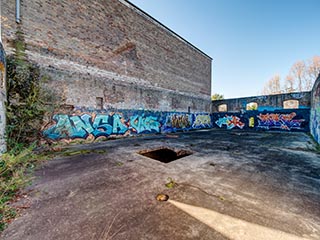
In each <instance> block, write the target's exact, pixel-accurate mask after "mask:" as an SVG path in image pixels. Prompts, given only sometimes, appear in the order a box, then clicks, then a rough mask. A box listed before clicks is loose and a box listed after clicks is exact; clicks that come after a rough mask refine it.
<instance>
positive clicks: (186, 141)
mask: <svg viewBox="0 0 320 240" xmlns="http://www.w3.org/2000/svg"><path fill="white" fill-rule="evenodd" d="M160 147H170V148H174V149H184V150H188V151H192V152H193V154H192V155H189V156H187V157H184V158H180V159H178V160H176V161H172V162H170V163H162V162H159V161H156V160H153V159H150V158H147V157H145V156H141V155H139V154H138V153H137V152H139V151H141V150H145V149H156V148H160ZM312 147H314V144H313V142H312V140H311V139H310V137H309V136H308V135H306V134H304V133H283V132H282V133H277V132H245V131H236V130H233V131H226V130H206V131H194V132H188V133H178V134H170V135H155V136H151V135H150V136H145V137H133V138H126V139H119V140H113V141H106V142H100V143H93V144H90V145H77V146H71V147H70V148H71V150H75V151H77V150H79V149H86V150H96V151H92V152H91V153H87V154H82V155H75V156H69V157H67V156H66V157H57V158H55V159H54V160H51V161H49V162H47V163H46V164H44V165H43V166H41V168H40V169H39V170H37V172H36V180H35V181H34V184H33V185H32V186H31V187H30V188H29V189H28V192H27V197H26V198H25V199H22V200H21V201H22V202H23V204H26V203H27V204H29V205H30V208H28V209H26V210H24V211H23V213H22V216H20V217H18V218H17V219H16V220H14V221H13V222H12V223H11V224H10V226H9V227H8V229H6V230H5V232H4V233H3V234H2V238H3V239H8V240H9V239H10V240H16V239H21V240H22V239H23V240H29V239H30V240H31V239H34V240H39V239H46V240H47V239H48V240H50V239H114V240H118V239H133V240H135V239H161V240H163V239H173V240H175V239H177V240H180V239H320V155H319V153H316V152H314V151H312V150H310V149H311V148H312ZM168 178H172V179H173V180H174V182H175V183H176V185H175V187H174V188H171V189H169V188H167V187H166V186H165V184H166V183H168V181H169V180H168ZM158 193H164V194H167V195H169V197H170V199H169V201H167V202H159V201H157V200H156V199H155V197H156V195H157V194H158ZM17 204H19V203H17ZM21 204H22V203H21ZM203 209H205V210H203ZM250 229H251V230H250ZM264 231H266V232H264ZM260 233H264V234H262V235H263V236H264V237H266V238H262V237H261V236H260V235H261V234H260ZM259 234H260V235H259ZM273 234H276V235H273ZM268 235H269V238H268ZM283 236H287V237H288V236H289V238H284V237H283ZM290 237H292V238H290Z"/></svg>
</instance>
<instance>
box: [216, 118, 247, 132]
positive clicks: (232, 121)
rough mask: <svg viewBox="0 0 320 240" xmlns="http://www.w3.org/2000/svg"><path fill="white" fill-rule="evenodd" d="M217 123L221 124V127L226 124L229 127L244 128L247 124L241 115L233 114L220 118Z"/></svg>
mask: <svg viewBox="0 0 320 240" xmlns="http://www.w3.org/2000/svg"><path fill="white" fill-rule="evenodd" d="M215 123H216V124H217V125H218V126H219V128H222V126H223V125H225V126H226V127H227V129H233V128H234V127H238V128H240V129H242V128H243V127H244V126H245V124H244V123H243V122H241V120H240V118H239V117H237V116H233V115H231V116H228V115H226V116H225V117H222V118H219V119H218V120H217V121H216V122H215Z"/></svg>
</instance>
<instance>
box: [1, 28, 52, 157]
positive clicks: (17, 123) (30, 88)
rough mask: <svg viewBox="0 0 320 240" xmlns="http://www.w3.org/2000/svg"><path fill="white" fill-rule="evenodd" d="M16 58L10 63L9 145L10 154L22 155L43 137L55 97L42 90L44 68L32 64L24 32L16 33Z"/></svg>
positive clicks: (8, 77)
mask: <svg viewBox="0 0 320 240" xmlns="http://www.w3.org/2000/svg"><path fill="white" fill-rule="evenodd" d="M14 47H15V54H14V55H11V56H8V57H7V59H6V61H7V98H8V99H7V129H6V133H7V144H8V150H14V152H20V151H21V150H22V149H23V148H24V147H26V146H28V145H29V144H30V143H31V142H34V141H36V140H38V139H40V137H41V132H40V128H41V126H42V125H43V119H44V115H45V113H46V112H47V111H48V109H50V106H48V105H47V103H48V102H53V97H52V96H53V94H51V93H50V92H49V91H47V90H44V89H43V88H41V82H42V81H43V80H44V78H45V77H42V76H41V74H40V68H39V67H38V66H37V65H35V64H32V63H31V62H29V61H28V59H27V58H26V54H25V49H26V46H25V42H24V39H23V34H22V32H21V31H17V32H16V39H15V41H14Z"/></svg>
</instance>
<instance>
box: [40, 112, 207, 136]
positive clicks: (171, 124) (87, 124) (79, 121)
mask: <svg viewBox="0 0 320 240" xmlns="http://www.w3.org/2000/svg"><path fill="white" fill-rule="evenodd" d="M210 127H212V124H211V118H210V115H209V114H200V113H199V114H187V113H170V112H153V111H148V112H144V111H130V110H122V111H118V112H109V113H106V112H104V113H97V112H92V113H89V112H85V113H80V114H79V113H78V114H72V115H66V114H56V115H54V117H53V119H52V124H51V125H50V126H49V127H47V128H46V129H45V130H44V131H43V136H44V137H46V138H49V139H52V140H60V139H76V138H81V139H87V138H90V139H91V138H94V139H95V138H99V137H109V136H110V135H124V136H126V135H132V134H144V133H160V132H176V131H181V130H191V129H201V128H210Z"/></svg>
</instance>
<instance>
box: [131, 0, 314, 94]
mask: <svg viewBox="0 0 320 240" xmlns="http://www.w3.org/2000/svg"><path fill="white" fill-rule="evenodd" d="M130 2H132V3H133V4H135V5H136V6H138V7H139V8H141V9H142V10H144V11H146V12H147V13H148V14H150V15H151V16H153V17H154V18H156V19H157V20H158V21H160V22H161V23H163V24H164V25H166V26H167V27H169V28H170V29H171V30H173V31H174V32H176V33H177V34H179V35H180V36H182V37H183V38H185V39H186V40H188V41H189V42H191V43H192V44H193V45H195V46H196V47H198V48H199V49H201V50H202V51H204V52H205V53H207V54H208V55H209V56H211V57H212V58H213V62H212V92H213V93H220V94H223V95H224V96H225V98H233V97H244V96H254V95H257V94H259V92H261V90H262V88H263V86H264V84H265V82H267V81H268V80H269V79H270V78H271V77H272V76H273V75H275V74H280V75H281V76H282V78H285V76H286V75H287V73H288V72H289V69H290V67H291V65H292V64H293V63H295V62H296V61H298V60H307V59H310V58H311V57H313V56H315V55H320V31H319V29H320V16H319V14H320V0H130Z"/></svg>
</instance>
